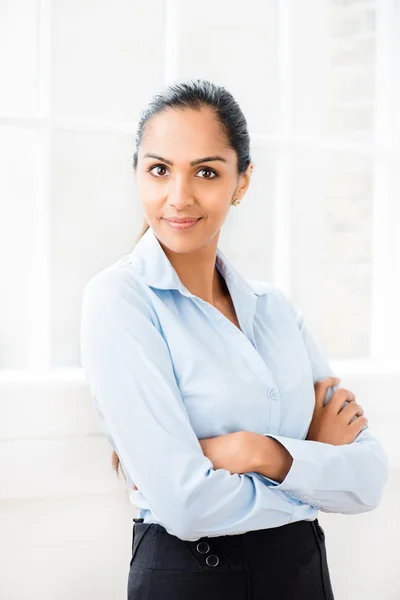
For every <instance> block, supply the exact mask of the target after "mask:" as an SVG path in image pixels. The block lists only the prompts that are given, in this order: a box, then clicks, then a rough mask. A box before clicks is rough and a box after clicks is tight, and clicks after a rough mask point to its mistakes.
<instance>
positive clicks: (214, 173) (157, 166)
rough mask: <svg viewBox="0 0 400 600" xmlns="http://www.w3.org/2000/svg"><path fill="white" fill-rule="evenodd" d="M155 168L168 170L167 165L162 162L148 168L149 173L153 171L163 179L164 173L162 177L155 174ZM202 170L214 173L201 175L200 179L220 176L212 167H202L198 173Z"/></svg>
mask: <svg viewBox="0 0 400 600" xmlns="http://www.w3.org/2000/svg"><path fill="white" fill-rule="evenodd" d="M153 169H166V170H167V168H166V166H165V165H162V164H157V165H153V166H152V167H150V168H149V169H147V171H148V173H151V174H152V175H153V177H157V178H159V179H160V178H161V179H162V175H161V177H160V176H159V175H155V174H154V173H153ZM200 171H208V172H210V173H212V174H213V177H201V178H200V179H215V178H216V177H219V175H218V173H217V172H216V171H214V169H210V168H209V167H203V168H202V169H200V170H199V171H198V173H200Z"/></svg>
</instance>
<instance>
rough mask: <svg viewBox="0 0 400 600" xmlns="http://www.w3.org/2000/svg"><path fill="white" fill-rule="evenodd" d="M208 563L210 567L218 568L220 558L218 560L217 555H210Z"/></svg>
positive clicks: (207, 559)
mask: <svg viewBox="0 0 400 600" xmlns="http://www.w3.org/2000/svg"><path fill="white" fill-rule="evenodd" d="M206 563H207V564H208V566H209V567H216V566H217V564H218V563H219V558H218V556H215V554H210V555H209V556H207V558H206Z"/></svg>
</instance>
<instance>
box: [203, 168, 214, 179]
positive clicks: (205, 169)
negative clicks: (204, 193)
mask: <svg viewBox="0 0 400 600" xmlns="http://www.w3.org/2000/svg"><path fill="white" fill-rule="evenodd" d="M201 171H208V172H209V173H212V174H213V175H214V177H204V179H214V178H215V177H217V174H216V172H215V171H213V170H212V169H208V168H204V169H200V171H199V173H200V172H201Z"/></svg>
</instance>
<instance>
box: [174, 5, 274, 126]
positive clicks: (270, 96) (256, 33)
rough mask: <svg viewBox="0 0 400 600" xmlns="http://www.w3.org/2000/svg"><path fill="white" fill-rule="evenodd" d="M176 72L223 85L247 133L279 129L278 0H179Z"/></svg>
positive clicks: (183, 75)
mask: <svg viewBox="0 0 400 600" xmlns="http://www.w3.org/2000/svg"><path fill="white" fill-rule="evenodd" d="M178 13H179V24H178V43H179V49H180V52H179V61H180V63H179V75H180V76H182V77H193V76H195V77H197V76H198V77H205V78H207V79H211V80H212V81H214V82H216V83H219V84H221V85H224V86H226V87H227V88H228V90H229V91H230V92H231V93H232V94H233V95H234V97H235V99H236V100H237V101H238V102H239V104H240V106H241V108H242V110H243V112H244V114H245V115H246V119H247V122H248V126H249V129H250V131H254V132H257V133H263V134H265V133H270V132H276V130H277V128H278V127H279V121H278V118H277V116H278V108H279V97H278V91H279V79H278V54H277V35H278V33H277V0H269V1H268V2H260V1H258V2H251V3H250V5H245V4H243V2H242V0H219V1H218V2H215V1H213V0H203V2H201V4H198V3H195V2H186V1H183V0H181V1H180V2H179V10H178Z"/></svg>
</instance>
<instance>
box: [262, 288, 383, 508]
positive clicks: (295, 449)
mask: <svg viewBox="0 0 400 600" xmlns="http://www.w3.org/2000/svg"><path fill="white" fill-rule="evenodd" d="M276 291H277V292H278V293H279V294H280V295H281V299H282V301H283V302H286V303H287V305H288V308H289V309H290V311H291V313H292V315H293V318H294V319H295V321H296V324H297V327H298V328H299V331H300V333H301V335H302V337H303V341H304V344H305V345H306V348H307V351H308V354H309V356H310V361H311V365H312V371H313V381H314V383H315V382H316V381H319V380H321V379H324V378H325V377H329V376H336V374H335V373H334V372H333V370H332V368H331V367H330V365H329V363H328V361H327V359H326V358H325V356H324V354H323V353H322V352H321V350H320V349H319V348H318V346H317V344H316V342H315V340H314V339H313V337H312V335H311V333H310V331H309V330H308V328H307V326H306V324H305V323H304V319H303V315H302V312H301V311H300V310H299V309H298V308H296V307H294V306H293V304H292V303H291V302H289V300H288V299H287V298H286V296H284V294H283V293H282V292H281V291H280V290H278V288H276ZM338 387H339V385H336V386H333V387H331V388H329V390H328V392H327V395H326V398H325V400H324V404H326V403H327V402H328V401H329V400H330V398H331V397H332V395H333V393H334V392H335V391H336V390H337V389H338ZM299 401H301V399H299ZM346 404H347V401H346ZM368 427H369V426H368V425H366V426H365V427H364V428H363V429H362V430H361V432H360V433H359V434H358V436H357V437H356V439H355V440H354V441H353V442H352V443H351V444H343V445H338V446H336V445H332V444H325V443H323V442H315V441H312V440H302V439H294V438H290V437H286V436H282V435H274V434H268V433H265V434H264V435H265V436H268V437H270V438H273V439H275V440H276V441H277V442H279V443H280V444H282V446H283V447H284V448H286V450H287V451H288V452H289V453H290V455H291V456H292V457H293V462H292V465H291V467H290V469H289V471H288V472H287V474H286V476H285V477H284V479H283V480H282V481H276V480H274V478H273V477H269V476H266V475H269V474H266V473H264V474H262V478H263V480H264V482H265V483H266V485H268V486H271V487H273V488H274V489H276V490H278V489H279V490H282V491H285V492H286V493H288V494H289V495H290V496H291V497H292V498H295V499H297V500H300V501H301V502H306V503H308V504H310V505H312V506H314V507H316V508H318V509H319V510H321V511H322V512H338V513H350V514H351V513H354V514H355V513H362V512H367V511H369V510H373V509H374V508H376V507H377V506H378V504H379V503H380V500H381V497H382V493H383V489H384V487H385V485H386V483H387V481H388V477H389V461H388V456H387V454H386V452H385V450H384V448H383V447H382V445H381V443H380V442H379V441H378V439H377V438H375V437H374V436H373V435H372V434H371V433H370V432H369V431H367V429H368Z"/></svg>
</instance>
